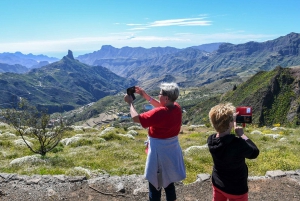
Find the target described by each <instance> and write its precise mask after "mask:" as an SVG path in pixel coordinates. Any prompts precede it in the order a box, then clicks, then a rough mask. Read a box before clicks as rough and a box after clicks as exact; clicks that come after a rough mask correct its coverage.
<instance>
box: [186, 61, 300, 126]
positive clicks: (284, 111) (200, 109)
mask: <svg viewBox="0 0 300 201" xmlns="http://www.w3.org/2000/svg"><path fill="white" fill-rule="evenodd" d="M299 79H300V68H299V67H295V68H282V67H277V68H276V69H274V70H272V71H261V72H258V73H257V74H256V75H254V76H253V77H251V78H250V79H249V80H247V81H246V82H244V83H242V84H240V85H238V86H237V88H236V90H230V91H228V92H227V93H225V94H223V95H222V96H215V97H213V98H210V99H209V100H208V101H205V102H201V103H199V104H197V105H196V106H194V107H192V108H190V109H189V111H188V113H187V116H186V118H187V119H189V121H190V122H193V123H196V122H198V123H200V122H202V123H208V112H209V110H210V108H211V107H213V106H214V105H216V104H218V103H220V102H232V103H233V104H234V105H235V106H251V107H252V108H253V123H255V124H258V125H272V124H278V123H279V124H289V125H299V124H300V104H299V103H300V90H299ZM195 113H196V114H197V115H195Z"/></svg>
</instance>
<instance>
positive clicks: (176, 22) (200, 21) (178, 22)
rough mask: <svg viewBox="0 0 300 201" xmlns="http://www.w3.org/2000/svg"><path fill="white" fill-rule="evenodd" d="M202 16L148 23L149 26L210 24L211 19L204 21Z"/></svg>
mask: <svg viewBox="0 0 300 201" xmlns="http://www.w3.org/2000/svg"><path fill="white" fill-rule="evenodd" d="M203 19H204V18H183V19H171V20H159V21H154V22H152V23H150V25H149V27H161V26H207V25H211V24H210V23H211V21H205V20H203Z"/></svg>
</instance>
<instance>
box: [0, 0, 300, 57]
mask: <svg viewBox="0 0 300 201" xmlns="http://www.w3.org/2000/svg"><path fill="white" fill-rule="evenodd" d="M299 8H300V1H299V0H219V1H216V0H118V1H117V0H1V1H0V13H1V14H0V53H3V52H16V51H20V52H22V53H24V54H28V53H33V54H44V55H48V56H54V57H58V58H61V57H62V56H64V55H66V54H67V51H68V50H69V49H70V50H72V51H73V54H74V56H78V55H82V54H86V53H91V52H94V51H97V50H99V49H101V46H102V45H112V46H114V47H117V48H121V47H124V46H129V47H145V48H150V47H158V46H159V47H166V46H171V47H176V48H185V47H189V46H194V45H201V44H207V43H214V42H230V43H233V44H241V43H246V42H249V41H257V42H264V41H267V40H273V39H275V38H278V37H280V36H284V35H287V34H289V33H291V32H296V33H300V26H299V20H300V11H299ZM297 24H298V25H297Z"/></svg>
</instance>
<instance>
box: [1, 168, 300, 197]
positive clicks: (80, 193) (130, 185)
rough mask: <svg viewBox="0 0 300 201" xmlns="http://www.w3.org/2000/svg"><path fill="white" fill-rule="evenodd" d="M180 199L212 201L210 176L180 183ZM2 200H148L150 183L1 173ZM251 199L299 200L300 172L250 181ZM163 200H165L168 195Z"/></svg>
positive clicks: (132, 179)
mask: <svg viewBox="0 0 300 201" xmlns="http://www.w3.org/2000/svg"><path fill="white" fill-rule="evenodd" d="M176 189H177V195H178V198H177V200H178V201H180V200H183V201H202V200H203V201H209V200H211V199H212V188H211V181H210V175H208V174H200V175H198V179H197V180H196V181H195V182H194V183H191V184H188V185H183V184H182V183H177V184H176ZM0 200H1V201H2V200H3V201H11V200H14V201H18V200H20V201H21V200H22V201H25V200H30V201H32V200H33V201H35V200H41V201H42V200H43V201H44V200H55V201H56V200H70V201H71V200H72V201H82V200H85V201H91V200H103V201H107V200H112V201H114V200H118V201H134V200H136V201H146V200H148V189H147V181H146V180H144V179H143V176H141V175H140V176H138V175H130V176H122V177H118V176H110V175H101V176H99V177H95V178H92V179H86V178H85V177H81V176H78V177H67V176H64V175H55V176H41V175H34V176H25V175H17V174H6V173H2V174H0ZM249 200H250V201H252V200H254V201H276V200H278V201H285V200H288V201H299V200H300V170H297V171H289V172H282V171H277V172H276V171H275V172H274V171H272V172H269V174H268V175H266V176H265V177H251V178H249ZM162 201H165V198H164V193H163V198H162Z"/></svg>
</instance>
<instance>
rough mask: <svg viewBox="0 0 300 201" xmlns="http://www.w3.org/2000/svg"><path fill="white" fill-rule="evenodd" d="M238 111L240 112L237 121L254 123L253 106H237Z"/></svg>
mask: <svg viewBox="0 0 300 201" xmlns="http://www.w3.org/2000/svg"><path fill="white" fill-rule="evenodd" d="M236 112H239V113H238V115H237V116H236V123H252V107H247V106H240V107H237V108H236Z"/></svg>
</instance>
